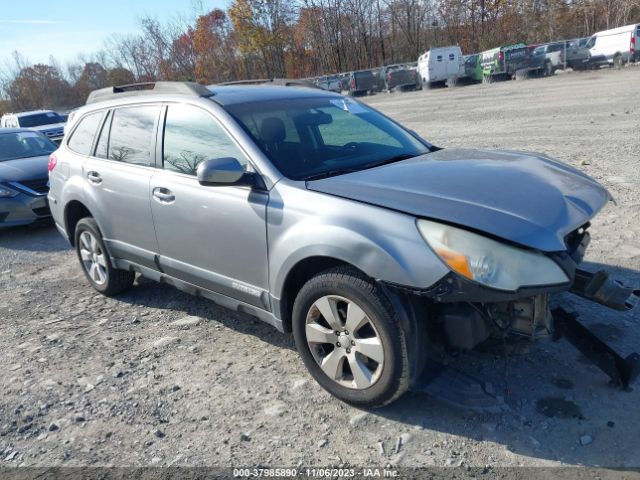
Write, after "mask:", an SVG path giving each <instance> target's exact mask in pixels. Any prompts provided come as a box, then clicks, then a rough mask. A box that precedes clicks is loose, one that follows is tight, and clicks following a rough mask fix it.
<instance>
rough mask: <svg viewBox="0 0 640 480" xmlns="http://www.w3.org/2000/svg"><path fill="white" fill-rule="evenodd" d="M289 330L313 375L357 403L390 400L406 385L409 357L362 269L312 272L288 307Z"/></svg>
mask: <svg viewBox="0 0 640 480" xmlns="http://www.w3.org/2000/svg"><path fill="white" fill-rule="evenodd" d="M292 326H293V335H294V338H295V342H296V347H297V348H298V351H299V353H300V356H301V357H302V361H303V362H304V364H305V366H306V367H307V369H308V370H309V372H310V373H311V375H312V376H313V377H314V378H315V380H316V381H317V382H318V383H319V384H320V385H321V386H322V387H323V388H324V389H325V390H327V391H328V392H329V393H331V394H332V395H334V396H336V397H338V398H339V399H341V400H343V401H345V402H347V403H350V404H352V405H357V406H361V407H378V406H382V405H386V404H388V403H391V402H393V401H394V400H395V399H397V398H398V397H400V396H401V395H402V394H403V393H404V392H405V391H406V390H407V388H408V385H409V381H408V378H409V359H408V355H407V348H406V344H405V338H404V334H403V331H402V329H401V328H400V326H399V324H398V319H397V315H396V313H395V311H394V310H393V307H392V306H391V304H390V302H389V300H388V299H387V297H386V296H385V295H384V293H382V291H381V290H380V288H379V287H378V286H377V284H376V283H375V282H374V281H372V280H371V279H369V278H367V277H366V276H365V275H364V274H362V273H361V272H359V271H358V270H355V269H353V268H348V267H340V268H335V269H331V270H327V271H325V272H322V273H320V274H319V275H317V276H315V277H313V278H312V279H311V280H309V281H308V282H307V283H306V284H305V285H304V286H303V287H302V289H301V290H300V292H299V293H298V296H297V298H296V300H295V302H294V306H293V325H292Z"/></svg>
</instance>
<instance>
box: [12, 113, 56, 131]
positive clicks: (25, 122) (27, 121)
mask: <svg viewBox="0 0 640 480" xmlns="http://www.w3.org/2000/svg"><path fill="white" fill-rule="evenodd" d="M18 122H20V126H21V127H22V128H32V127H39V126H41V125H52V124H54V123H64V119H63V118H62V117H61V116H60V115H58V114H57V113H55V112H43V113H34V114H33V115H25V116H21V117H19V118H18Z"/></svg>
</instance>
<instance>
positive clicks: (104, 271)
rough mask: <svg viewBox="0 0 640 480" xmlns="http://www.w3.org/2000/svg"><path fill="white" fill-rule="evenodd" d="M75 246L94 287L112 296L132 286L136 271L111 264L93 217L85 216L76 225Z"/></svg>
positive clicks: (82, 265) (81, 264) (88, 278)
mask: <svg viewBox="0 0 640 480" xmlns="http://www.w3.org/2000/svg"><path fill="white" fill-rule="evenodd" d="M75 246H76V253H77V254H78V260H79V261H80V266H81V267H82V270H83V271H84V274H85V276H86V277H87V280H89V283H91V286H92V287H93V288H94V289H96V290H97V291H98V292H100V293H102V294H103V295H106V296H108V297H110V296H113V295H117V294H119V293H121V292H124V291H125V290H128V289H129V288H131V286H132V285H133V281H134V279H135V276H136V274H135V272H129V271H126V270H119V269H117V268H114V267H113V266H112V265H111V262H110V261H109V254H108V253H107V249H106V248H105V246H104V242H103V240H102V234H101V233H100V229H99V228H98V224H97V223H96V221H95V220H94V219H93V218H91V217H87V218H83V219H81V220H80V221H79V222H78V224H77V225H76V231H75Z"/></svg>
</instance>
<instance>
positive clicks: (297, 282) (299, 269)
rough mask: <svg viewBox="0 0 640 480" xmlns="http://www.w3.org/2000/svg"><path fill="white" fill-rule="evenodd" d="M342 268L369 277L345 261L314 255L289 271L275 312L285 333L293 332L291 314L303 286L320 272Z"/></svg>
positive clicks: (302, 260)
mask: <svg viewBox="0 0 640 480" xmlns="http://www.w3.org/2000/svg"><path fill="white" fill-rule="evenodd" d="M341 266H345V267H347V266H348V267H352V268H354V269H356V270H358V271H360V272H362V273H363V274H364V275H367V273H366V272H363V271H362V270H361V269H359V268H358V267H356V266H355V265H353V264H351V263H349V262H347V261H345V260H343V259H340V258H336V257H332V256H326V255H314V256H311V257H306V258H303V259H301V260H299V261H298V262H297V263H296V264H295V265H293V267H291V268H290V269H289V271H288V272H287V274H286V276H285V279H284V282H283V283H282V290H281V291H282V294H281V295H280V298H279V300H278V302H277V305H276V312H275V313H276V316H278V317H279V318H280V319H281V320H282V325H283V327H284V331H285V332H291V331H292V327H291V314H292V311H293V303H294V302H295V299H296V297H297V296H298V292H300V289H301V288H302V286H303V285H304V284H305V283H307V282H308V281H309V280H311V278H313V277H315V276H316V275H317V274H319V273H320V272H323V271H325V270H328V269H330V268H335V267H341ZM367 276H369V275H367Z"/></svg>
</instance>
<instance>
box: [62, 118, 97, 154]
mask: <svg viewBox="0 0 640 480" xmlns="http://www.w3.org/2000/svg"><path fill="white" fill-rule="evenodd" d="M101 120H102V112H96V113H92V114H90V115H87V116H86V117H84V118H82V119H81V120H80V123H79V124H78V126H77V127H76V129H75V130H74V131H73V134H72V135H71V138H70V139H69V143H68V144H67V146H68V147H69V148H70V149H71V150H73V151H74V152H76V153H79V154H80V155H90V154H91V146H92V145H93V139H94V137H95V136H96V132H97V131H98V127H99V126H100V121H101Z"/></svg>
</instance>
